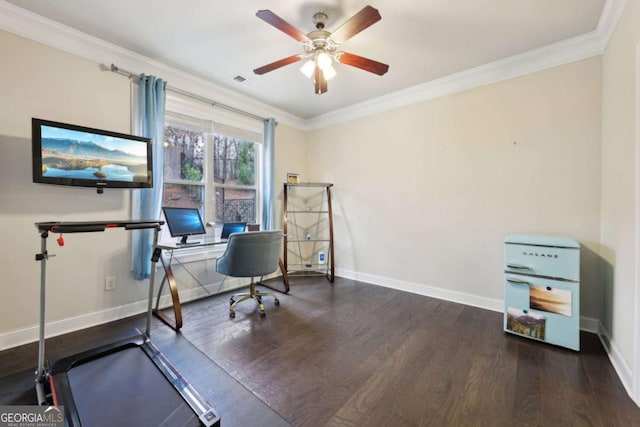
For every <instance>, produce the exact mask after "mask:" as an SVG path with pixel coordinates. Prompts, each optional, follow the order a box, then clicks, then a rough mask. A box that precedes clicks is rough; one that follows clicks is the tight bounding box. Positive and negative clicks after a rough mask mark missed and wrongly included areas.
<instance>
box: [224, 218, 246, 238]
mask: <svg viewBox="0 0 640 427" xmlns="http://www.w3.org/2000/svg"><path fill="white" fill-rule="evenodd" d="M246 228H247V223H246V222H225V223H224V224H223V225H222V233H220V239H222V240H227V239H228V238H229V235H230V234H231V233H241V232H243V231H245V229H246Z"/></svg>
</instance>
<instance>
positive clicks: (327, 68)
mask: <svg viewBox="0 0 640 427" xmlns="http://www.w3.org/2000/svg"><path fill="white" fill-rule="evenodd" d="M318 66H319V67H320V69H322V73H323V74H324V78H325V79H326V80H331V79H332V78H334V77H335V76H336V70H335V68H333V66H331V64H326V65H324V66H323V65H320V64H318Z"/></svg>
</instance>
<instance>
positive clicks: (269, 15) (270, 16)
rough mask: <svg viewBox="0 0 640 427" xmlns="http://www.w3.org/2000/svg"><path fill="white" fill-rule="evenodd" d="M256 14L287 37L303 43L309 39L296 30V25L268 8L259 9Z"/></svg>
mask: <svg viewBox="0 0 640 427" xmlns="http://www.w3.org/2000/svg"><path fill="white" fill-rule="evenodd" d="M256 16H257V17H258V18H260V19H262V20H263V21H264V22H266V23H267V24H270V25H272V26H274V27H276V28H277V29H278V30H280V31H282V32H283V33H285V34H286V35H288V36H289V37H293V38H294V39H296V40H298V41H299V42H300V43H305V42H307V41H309V37H307V35H306V34H304V33H303V32H302V31H300V30H298V29H297V28H296V27H294V26H293V25H291V24H289V23H288V22H287V21H285V20H284V19H282V18H280V17H279V16H278V15H276V14H275V13H273V12H271V11H270V10H259V11H258V12H257V13H256Z"/></svg>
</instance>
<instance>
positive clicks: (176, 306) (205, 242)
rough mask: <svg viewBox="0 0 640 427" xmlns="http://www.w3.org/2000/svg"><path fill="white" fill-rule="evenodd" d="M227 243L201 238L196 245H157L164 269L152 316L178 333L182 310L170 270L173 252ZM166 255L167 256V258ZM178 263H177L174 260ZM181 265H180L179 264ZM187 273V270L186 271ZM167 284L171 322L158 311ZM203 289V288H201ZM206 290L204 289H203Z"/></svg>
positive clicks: (180, 325) (171, 270) (225, 242)
mask: <svg viewBox="0 0 640 427" xmlns="http://www.w3.org/2000/svg"><path fill="white" fill-rule="evenodd" d="M226 244H227V241H226V240H224V241H222V240H220V239H213V238H211V237H209V238H202V239H201V240H200V241H199V242H198V243H193V244H186V245H178V244H176V243H165V244H159V245H158V249H161V250H162V253H161V254H160V261H161V262H162V268H164V278H163V279H162V282H160V287H159V288H158V297H157V298H156V307H155V308H154V309H153V314H154V315H155V316H156V317H157V318H158V319H160V320H161V321H162V322H164V323H165V324H166V325H167V326H169V327H170V328H171V329H173V330H174V331H178V330H179V329H180V328H182V309H181V307H180V297H179V296H178V285H177V283H176V279H175V276H174V274H173V269H172V268H171V263H172V262H173V259H174V256H173V253H174V251H180V250H183V249H193V248H203V247H208V246H217V245H226ZM167 254H168V256H167ZM176 261H177V262H178V263H180V261H178V260H177V259H176ZM180 264H181V265H182V263H180ZM187 272H188V270H187ZM189 275H190V276H191V277H193V278H194V279H195V280H196V282H198V284H200V286H202V284H201V283H200V281H199V280H198V279H196V278H195V277H194V276H193V275H192V274H191V273H189ZM165 282H166V283H169V292H170V294H171V302H172V304H173V315H174V319H173V320H172V319H171V318H170V317H169V316H167V315H166V314H164V313H163V312H162V311H160V297H161V296H162V289H163V287H164V284H165ZM202 287H203V289H204V286H202ZM205 290H206V289H205Z"/></svg>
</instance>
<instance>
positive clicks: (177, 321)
mask: <svg viewBox="0 0 640 427" xmlns="http://www.w3.org/2000/svg"><path fill="white" fill-rule="evenodd" d="M160 261H162V267H163V268H164V273H165V275H164V278H163V279H162V283H160V288H159V289H158V298H157V299H156V308H154V309H153V314H154V315H155V316H156V317H157V318H158V319H160V320H162V322H164V323H165V324H166V325H167V326H169V327H170V328H171V329H173V330H174V331H176V332H177V331H178V330H179V329H180V328H182V309H181V307H180V297H179V296H178V286H177V284H176V279H175V277H174V275H173V270H172V269H171V261H169V260H167V259H166V258H165V257H164V255H161V256H160ZM165 282H168V283H169V292H170V293H171V300H172V302H173V314H174V319H171V318H170V317H169V316H167V315H166V314H164V313H163V312H162V311H160V307H159V305H160V297H161V296H162V288H163V286H164V283H165Z"/></svg>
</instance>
